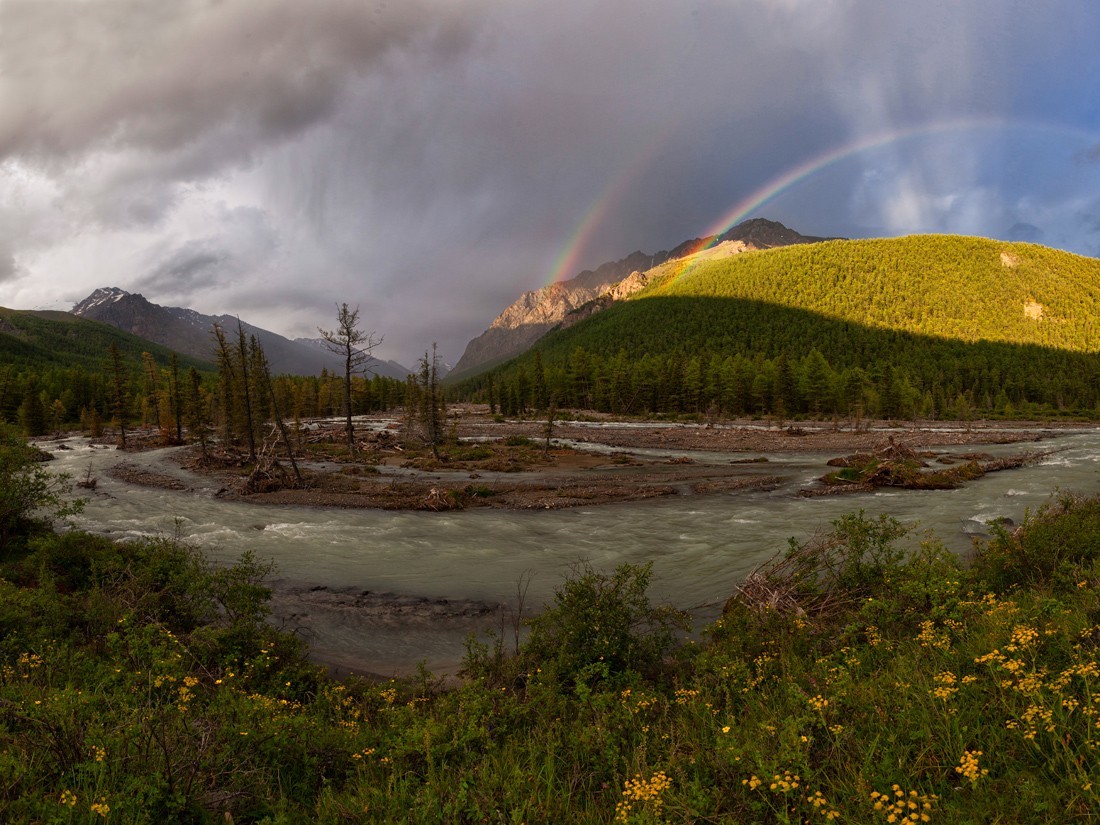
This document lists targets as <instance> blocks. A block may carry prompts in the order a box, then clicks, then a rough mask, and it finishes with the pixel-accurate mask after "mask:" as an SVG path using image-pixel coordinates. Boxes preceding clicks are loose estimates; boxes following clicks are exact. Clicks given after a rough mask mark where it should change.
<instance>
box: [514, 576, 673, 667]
mask: <svg viewBox="0 0 1100 825" xmlns="http://www.w3.org/2000/svg"><path fill="white" fill-rule="evenodd" d="M652 566H653V565H652V564H651V563H650V564H643V565H633V564H622V565H620V566H619V567H618V568H616V569H615V572H614V573H610V574H608V573H601V572H598V571H596V570H593V569H592V568H591V567H590V566H588V565H587V564H585V565H582V566H580V567H579V568H578V569H577V570H576V571H575V572H574V575H573V576H571V577H570V578H568V579H566V581H565V583H564V584H563V585H562V586H561V587H560V588H559V589H558V590H557V591H556V592H555V593H554V600H553V602H552V604H551V605H550V606H549V607H548V608H547V609H546V610H545V611H544V612H543V613H542V614H541V615H540V616H537V617H535V618H534V619H532V620H531V621H530V628H531V635H530V636H529V637H528V639H527V643H526V644H525V645H524V646H523V648H522V654H523V655H524V657H525V658H527V659H528V660H529V661H530V662H531V663H532V666H538V667H542V668H543V669H544V670H546V669H549V670H551V671H552V672H553V673H554V674H555V675H556V676H557V677H558V678H559V679H560V680H562V681H563V682H564V683H568V682H571V681H575V680H576V679H577V678H578V677H579V676H585V677H588V676H592V675H602V676H612V675H617V674H623V673H626V672H628V671H636V672H640V673H652V672H653V671H655V670H657V669H658V668H659V666H660V665H661V663H662V661H663V660H664V658H665V656H666V655H667V654H668V653H669V652H670V651H671V650H672V649H673V647H674V646H675V644H676V639H677V634H676V631H677V630H686V629H687V626H688V622H687V615H686V614H685V613H683V612H682V611H679V610H676V609H675V608H673V607H672V606H671V605H656V606H655V605H653V604H651V603H650V601H649V596H648V594H647V591H648V589H649V580H650V576H651V575H652Z"/></svg>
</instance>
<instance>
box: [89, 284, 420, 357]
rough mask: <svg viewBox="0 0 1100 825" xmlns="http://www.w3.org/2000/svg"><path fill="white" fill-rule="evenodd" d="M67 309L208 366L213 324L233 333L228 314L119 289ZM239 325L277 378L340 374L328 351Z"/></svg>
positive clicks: (233, 322)
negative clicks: (324, 371) (205, 311)
mask: <svg viewBox="0 0 1100 825" xmlns="http://www.w3.org/2000/svg"><path fill="white" fill-rule="evenodd" d="M70 311H71V312H72V314H73V315H79V316H80V317H82V318H89V319H91V320H93V321H99V322H101V323H104V324H110V325H111V326H113V327H117V328H118V329H121V330H123V331H125V332H130V333H133V334H134V335H137V336H139V337H141V338H144V339H145V340H147V341H152V342H153V343H156V344H161V345H163V346H166V347H168V348H170V349H174V350H175V351H176V352H180V353H183V354H185V355H190V356H193V357H195V358H200V359H202V360H204V361H210V362H213V360H214V338H213V335H212V330H213V328H214V324H217V325H219V326H220V327H221V328H222V329H224V330H225V332H226V334H227V336H229V337H230V338H233V337H234V336H236V334H237V319H236V318H235V317H233V316H231V315H202V314H200V313H198V312H195V310H193V309H185V308H183V307H163V306H160V305H159V304H154V303H151V302H149V301H148V300H146V299H145V298H144V297H143V296H142V295H138V294H131V293H129V292H126V291H125V290H122V289H118V288H117V287H105V288H101V289H97V290H96V291H95V292H93V293H92V294H91V295H89V296H88V297H87V298H85V299H84V300H83V301H81V302H80V303H79V304H77V305H76V306H74V307H73V308H72V310H70ZM241 326H242V327H244V332H245V335H248V336H252V335H255V336H256V340H257V341H259V342H260V345H261V346H262V347H263V348H264V354H265V355H266V356H267V360H268V362H269V363H270V364H271V371H272V372H273V373H275V374H289V375H318V374H319V373H320V372H321V370H322V368H327V369H328V370H330V371H333V372H337V373H340V374H342V372H343V369H344V367H343V362H342V361H341V359H340V358H339V357H337V356H336V355H333V354H332V353H330V352H328V351H327V350H324V349H321V348H319V347H317V346H313V345H309V344H303V343H297V342H295V341H291V340H290V339H288V338H284V337H283V336H282V335H278V334H277V333H274V332H270V331H268V330H266V329H261V328H260V327H257V326H253V325H252V324H249V323H246V322H244V321H242V322H241ZM372 366H373V367H374V368H376V369H377V371H378V373H379V374H381V375H389V376H390V377H393V378H402V379H403V378H404V377H405V375H406V374H407V370H404V369H403V368H401V367H400V365H393V366H391V365H390V364H389V363H388V362H375V363H373V364H372ZM394 367H396V369H395V368H394Z"/></svg>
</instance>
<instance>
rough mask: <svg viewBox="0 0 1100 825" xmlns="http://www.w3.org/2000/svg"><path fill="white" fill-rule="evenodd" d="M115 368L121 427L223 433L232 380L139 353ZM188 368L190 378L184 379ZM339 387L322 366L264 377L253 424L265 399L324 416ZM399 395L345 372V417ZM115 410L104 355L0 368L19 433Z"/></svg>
mask: <svg viewBox="0 0 1100 825" xmlns="http://www.w3.org/2000/svg"><path fill="white" fill-rule="evenodd" d="M120 365H121V370H122V375H121V380H122V384H123V388H124V393H123V400H122V408H121V415H122V420H123V421H124V422H125V425H126V426H127V427H131V426H133V425H135V424H141V425H145V426H150V425H151V426H159V427H161V428H162V429H163V430H164V431H165V433H168V434H171V433H174V432H176V430H177V427H176V424H177V422H181V424H182V427H184V428H188V429H190V427H191V424H193V423H195V421H203V422H205V425H206V426H207V427H209V428H211V429H213V430H215V431H216V432H222V431H224V424H225V414H226V413H225V410H226V409H227V406H226V404H225V402H224V396H225V393H226V392H229V393H237V392H239V385H237V384H233V383H232V382H230V383H228V384H227V383H226V382H225V381H223V380H220V379H219V376H218V375H217V374H215V373H212V372H209V371H205V372H199V371H197V370H194V368H193V367H192V368H189V369H188V370H182V371H181V370H180V369H179V367H178V365H177V366H176V367H173V366H172V365H171V362H170V363H169V364H167V365H161V364H159V363H157V362H156V361H154V360H153V359H152V358H151V356H149V355H148V354H147V353H146V354H145V357H144V358H143V357H133V356H132V355H127V356H121V357H120ZM192 370H194V375H193V378H194V379H195V380H197V383H195V382H194V381H193V380H192V375H191V372H192ZM343 387H344V378H343V376H340V375H336V374H334V373H330V372H328V371H327V370H322V372H321V375H319V376H294V375H280V376H274V377H273V378H272V379H271V394H270V396H268V395H265V394H264V393H261V392H257V393H256V394H255V395H254V396H253V397H252V398H250V402H251V401H252V400H253V399H255V403H256V405H257V406H256V409H255V410H254V411H253V413H254V417H255V420H256V422H259V423H262V422H265V421H268V420H271V418H272V404H276V405H278V407H279V409H280V410H281V411H282V415H283V416H284V417H286V418H288V419H294V418H297V419H307V418H317V417H322V416H332V415H338V414H340V413H342V412H343V404H344V402H343V399H344V390H343ZM227 388H228V389H227ZM406 392H407V388H406V382H403V381H398V380H396V379H394V378H388V377H384V376H373V377H367V376H353V377H352V407H353V409H352V414H353V415H361V414H366V413H373V412H379V411H385V410H391V409H394V408H395V407H399V406H401V405H403V404H404V403H405V396H406ZM196 393H197V395H196ZM196 404H197V407H196V406H195V405H196ZM116 407H117V402H116V399H115V390H114V384H113V374H112V366H111V364H110V357H109V354H108V353H107V352H104V353H103V356H102V367H101V368H99V369H88V368H85V367H71V368H65V367H46V368H33V367H27V368H17V367H16V366H15V365H13V364H4V365H0V422H7V423H12V424H18V425H19V426H20V428H21V429H22V430H23V431H24V432H25V433H26V434H27V435H45V434H47V433H49V432H53V431H54V430H57V429H59V428H62V427H76V426H79V427H81V428H82V429H84V430H85V431H88V432H95V433H98V432H101V431H102V428H103V427H104V426H105V425H109V424H112V422H113V423H115V424H117V423H118V419H119V413H118V410H117V409H116ZM228 409H229V410H230V413H229V414H230V415H231V416H234V417H235V416H236V415H237V413H236V409H237V408H236V407H235V406H233V405H230V406H229V407H228ZM189 418H190V423H189ZM259 423H258V424H257V426H259ZM234 426H236V425H234Z"/></svg>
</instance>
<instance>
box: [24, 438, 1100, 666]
mask: <svg viewBox="0 0 1100 825" xmlns="http://www.w3.org/2000/svg"><path fill="white" fill-rule="evenodd" d="M592 438H593V440H597V439H598V433H594V434H593V436H592ZM66 445H67V446H69V447H70V449H67V450H59V449H57V446H58V445H57V444H56V443H47V444H43V445H42V446H43V447H44V448H46V449H51V450H53V452H54V454H55V455H56V456H57V458H58V460H57V461H55V462H52V463H51V465H50V466H51V468H53V469H56V470H58V471H64V472H68V473H70V474H71V475H72V476H73V477H74V478H80V477H83V475H84V474H85V472H86V470H87V468H88V467H89V466H90V467H91V468H92V473H93V474H95V475H96V476H97V477H98V486H97V488H96V490H95V492H94V493H93V494H92V495H91V497H90V500H89V501H88V504H87V506H86V507H85V510H84V513H83V514H82V515H81V516H79V517H78V518H77V519H76V520H75V524H76V526H77V527H80V528H82V529H85V530H89V531H92V532H99V533H106V534H109V535H111V536H115V537H119V538H122V537H131V536H147V535H172V534H175V533H177V532H178V533H180V534H182V535H183V536H184V537H186V538H188V539H189V540H190V541H192V542H194V543H195V544H197V545H199V546H201V547H202V548H203V549H204V550H205V552H207V553H208V554H209V556H210V557H211V558H213V559H214V560H216V561H219V562H222V561H224V562H231V561H232V560H234V559H235V558H236V557H237V556H238V555H239V554H240V552H241V551H242V550H244V549H245V548H251V549H252V550H253V551H255V553H256V554H257V555H258V556H259V557H261V558H264V559H270V560H272V561H274V562H275V564H276V565H277V573H276V574H275V580H274V583H275V586H276V588H275V589H276V606H277V608H278V609H277V614H278V615H279V616H280V617H281V620H282V621H283V622H285V623H287V626H291V627H295V628H298V629H300V630H302V631H303V632H304V633H305V634H306V635H307V638H308V639H309V640H310V643H311V645H312V646H313V647H314V649H315V650H316V651H317V653H318V656H319V657H320V658H321V659H323V660H324V661H327V662H329V663H334V664H337V665H339V666H341V667H344V668H348V669H353V670H357V671H370V672H375V673H383V674H389V673H392V672H395V671H407V670H409V669H411V668H413V667H415V665H416V663H417V662H418V661H421V660H424V661H425V662H426V663H427V664H428V666H429V667H432V668H438V669H443V670H449V669H453V668H454V666H455V664H456V663H457V662H458V661H459V660H460V658H461V655H462V639H463V638H464V637H465V635H466V634H467V633H468V632H469V631H470V630H471V629H475V628H477V627H478V626H479V625H484V624H486V623H487V624H489V625H490V626H491V625H494V624H496V625H499V619H492V620H487V619H484V618H483V619H481V620H480V622H479V621H473V620H470V619H468V618H461V617H455V618H447V617H443V618H439V617H435V618H415V617H414V618H400V619H397V618H392V617H391V618H385V617H377V616H367V617H364V616H361V615H359V614H358V613H357V611H355V610H352V609H348V608H347V607H331V606H326V607H317V608H309V607H308V606H307V607H302V604H301V603H299V602H297V601H295V598H296V597H294V596H293V595H286V598H281V596H280V594H301V593H303V592H305V593H308V592H309V591H310V589H311V588H320V587H323V588H326V589H327V591H330V592H338V593H360V592H363V591H370V592H371V593H392V594H397V595H400V596H422V597H428V598H429V599H432V600H441V599H447V600H476V601H484V602H489V603H493V604H495V603H499V602H504V603H513V604H514V602H515V592H516V583H517V581H518V580H519V579H520V578H521V577H529V579H530V587H529V590H528V607H529V608H530V607H531V606H535V607H537V606H538V605H541V604H542V603H544V602H545V601H546V600H547V599H548V598H549V596H550V595H551V594H552V593H553V590H554V588H555V587H556V586H557V585H558V584H559V583H560V582H561V580H562V578H563V576H565V575H566V574H568V572H569V570H570V568H571V567H572V566H574V565H576V564H577V563H578V562H581V561H584V562H588V563H590V564H591V565H593V566H594V567H596V568H599V569H607V570H610V569H612V568H613V567H614V566H615V565H618V564H620V563H622V562H632V563H642V562H649V561H652V562H653V571H654V577H653V588H652V594H653V595H654V596H655V597H656V598H658V599H662V600H668V601H671V602H672V603H674V604H676V605H678V606H681V607H684V608H691V609H693V610H694V611H695V612H696V614H697V615H698V616H699V617H700V618H701V619H706V618H709V617H713V616H715V615H717V613H718V611H719V610H720V608H721V604H722V603H723V602H724V600H725V599H726V598H727V597H728V596H729V595H730V593H731V592H732V591H733V589H734V588H735V586H736V585H737V583H738V582H739V581H740V580H741V579H742V578H743V577H744V576H745V574H746V573H748V572H749V571H750V570H752V569H753V568H754V567H755V566H756V565H758V564H760V563H761V562H763V561H765V560H766V559H768V558H769V557H771V556H772V555H774V554H775V553H776V552H778V551H781V550H782V549H783V548H784V547H785V546H786V543H787V539H788V538H789V537H792V536H793V537H796V538H797V539H799V540H804V539H806V538H809V537H810V536H812V535H813V534H814V533H815V532H816V531H820V530H822V529H825V528H827V527H828V524H829V522H830V521H831V520H832V519H835V518H837V517H839V516H840V515H843V514H844V513H847V512H851V511H853V510H858V509H863V510H865V511H867V512H868V513H869V514H878V513H889V514H891V515H893V516H895V517H896V518H898V519H901V520H902V521H904V522H906V523H910V524H913V525H915V526H917V528H918V529H919V531H928V532H931V533H932V534H934V535H935V536H936V537H937V538H938V539H939V540H941V541H942V542H943V543H944V544H945V545H947V546H948V547H950V548H952V549H954V550H956V551H958V552H966V551H967V550H968V549H969V548H970V547H971V542H972V536H974V535H980V534H982V533H984V532H985V524H986V523H988V522H989V521H990V520H992V519H994V518H998V517H1005V518H1011V519H1013V520H1015V521H1020V520H1022V518H1023V517H1024V514H1025V512H1026V511H1027V510H1028V509H1029V508H1030V509H1034V508H1037V507H1039V506H1040V505H1042V504H1043V503H1044V502H1046V501H1048V500H1049V498H1050V496H1051V494H1052V492H1053V491H1055V490H1056V489H1062V490H1065V491H1072V492H1078V493H1084V494H1092V493H1095V492H1097V491H1098V486H1100V485H1098V481H1100V477H1098V470H1100V465H1098V462H1100V429H1090V430H1084V431H1081V430H1077V431H1073V432H1069V433H1063V434H1057V435H1055V437H1053V438H1050V439H1046V440H1044V441H1042V442H1040V443H1038V444H1023V445H1020V444H1014V445H994V446H988V447H987V446H982V447H973V446H971V447H959V448H953V449H954V451H956V452H971V451H974V450H982V451H984V452H989V453H993V454H995V455H1004V454H1010V453H1016V452H1019V451H1021V450H1022V449H1044V450H1049V449H1054V450H1057V452H1056V453H1054V454H1052V455H1050V456H1049V457H1047V458H1046V459H1044V460H1043V461H1042V462H1041V463H1040V464H1038V465H1035V466H1031V467H1025V468H1021V469H1018V470H1009V471H1005V472H1000V473H995V474H991V475H989V476H987V477H986V478H983V479H980V480H978V481H976V482H972V483H971V484H969V485H967V486H966V487H964V488H962V489H958V490H951V491H932V492H923V491H922V492H910V491H882V492H878V493H873V494H857V495H848V496H826V497H820V498H802V497H799V496H798V495H797V490H798V489H799V488H800V487H802V486H805V485H806V484H808V483H809V482H811V481H812V480H813V479H815V478H817V477H819V476H821V475H822V474H823V473H824V472H825V471H826V467H825V462H826V461H827V460H828V459H829V458H831V457H832V456H831V455H826V454H821V453H794V454H783V455H773V456H769V463H768V464H764V465H758V466H759V467H760V468H761V470H762V471H766V472H767V473H768V474H775V475H782V476H784V477H786V478H787V479H788V481H787V482H786V483H784V484H783V485H782V486H781V487H779V488H778V489H776V490H772V491H768V492H748V493H744V492H740V493H731V494H720V495H713V496H705V497H702V496H693V497H671V498H667V499H655V500H649V501H644V502H639V503H629V504H614V505H601V506H598V507H585V508H577V509H568V510H553V511H544V512H527V511H525V512H508V511H501V510H490V509H477V510H469V511H459V512H442V513H423V512H385V511H377V510H333V509H317V508H305V507H273V506H260V505H252V504H248V503H241V502H232V501H225V500H222V499H220V498H217V497H216V496H215V493H216V490H217V485H216V484H215V483H213V482H211V481H210V480H208V479H204V478H201V477H198V476H193V475H191V474H189V473H187V472H186V471H183V470H180V469H179V467H178V462H176V461H175V453H174V450H172V449H167V450H156V451H151V452H146V453H136V454H127V455H126V456H125V460H126V461H128V462H131V463H134V464H138V465H141V466H147V467H149V468H150V469H154V470H156V471H158V472H162V473H170V474H172V475H175V476H177V477H179V478H180V479H181V480H182V481H184V483H185V484H187V485H188V486H189V487H191V491H190V492H186V493H182V492H176V491H170V490H160V489H152V488H145V487H137V486H133V485H129V484H125V483H122V482H119V481H116V480H113V479H111V478H110V477H108V476H106V475H105V474H104V473H103V472H102V471H103V470H105V469H106V468H107V467H109V466H111V465H112V464H114V463H116V462H117V461H118V460H119V459H120V458H122V456H120V455H117V454H115V453H114V451H112V450H109V449H105V448H102V447H99V448H93V447H91V446H89V445H88V444H87V442H86V441H83V440H81V439H70V440H68V441H67V442H66ZM585 446H587V447H593V445H590V444H589V445H585ZM596 448H598V447H596ZM635 452H639V451H635ZM661 454H668V455H684V454H687V453H684V452H682V451H680V452H678V451H665V452H662V453H661ZM691 455H693V456H694V457H696V459H697V460H704V459H706V458H707V456H706V455H705V454H700V453H691ZM744 457H746V455H745V454H738V455H737V456H736V458H744ZM710 458H712V459H714V460H719V461H722V462H726V461H729V460H730V458H731V456H730V455H712V456H710Z"/></svg>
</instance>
